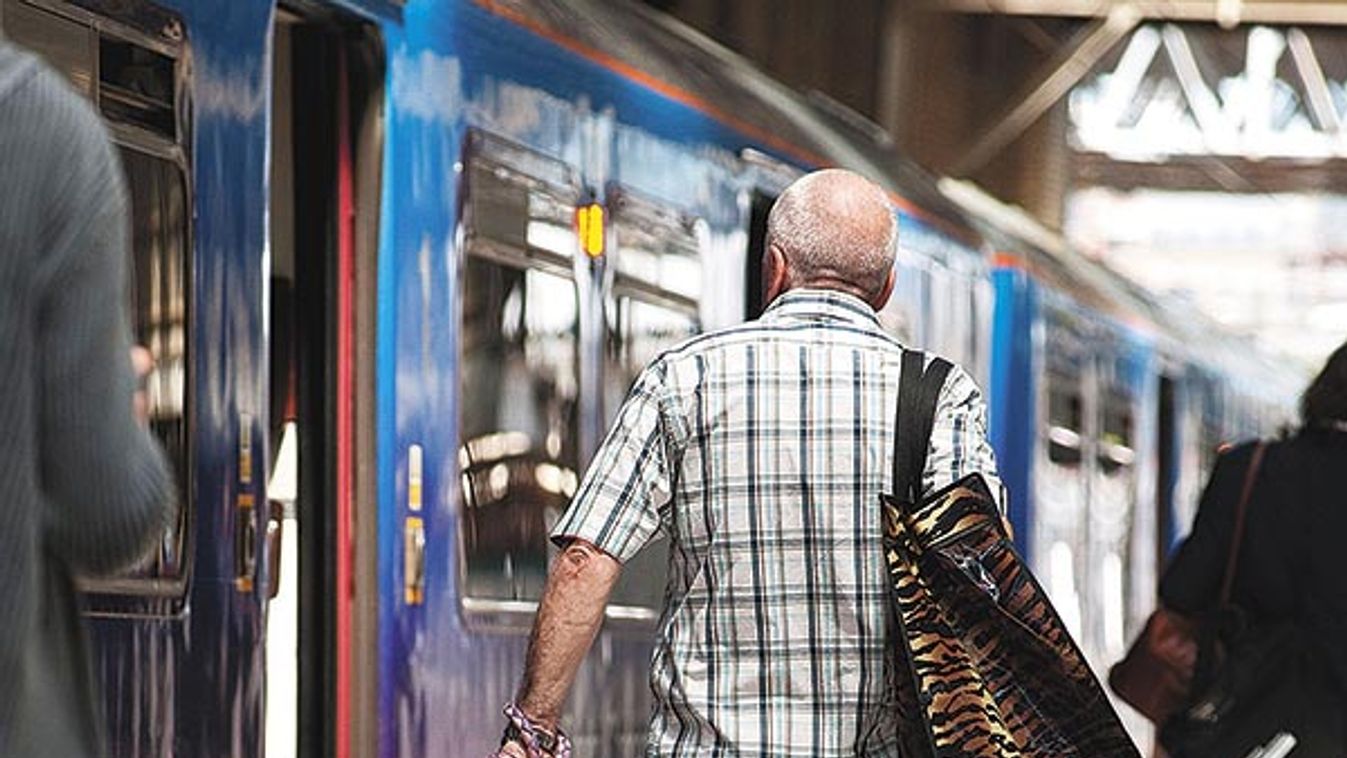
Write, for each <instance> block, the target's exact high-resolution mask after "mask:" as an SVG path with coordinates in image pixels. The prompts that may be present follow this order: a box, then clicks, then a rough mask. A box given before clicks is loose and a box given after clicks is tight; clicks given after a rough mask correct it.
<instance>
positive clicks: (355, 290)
mask: <svg viewBox="0 0 1347 758" xmlns="http://www.w3.org/2000/svg"><path fill="white" fill-rule="evenodd" d="M0 24H3V28H4V31H5V33H6V34H7V35H8V36H11V37H13V38H15V39H16V40H18V41H20V42H21V43H23V44H26V45H28V46H29V47H32V48H34V49H37V50H38V51H39V52H41V53H43V54H44V55H46V56H47V57H48V59H49V60H51V61H52V62H53V63H54V64H56V65H57V66H58V68H60V69H61V70H62V71H63V72H64V73H65V74H66V75H67V76H68V77H69V78H70V80H71V81H72V83H74V85H75V86H76V87H77V88H78V89H80V90H81V91H82V92H84V93H85V94H86V95H87V96H88V97H89V98H90V100H91V101H92V102H93V103H94V104H95V105H96V107H97V108H98V109H99V110H100V111H101V112H102V114H103V115H104V117H105V119H106V120H107V122H108V124H109V127H110V128H111V129H112V131H113V134H114V138H115V139H116V141H117V143H118V146H119V149H120V151H121V153H122V157H123V162H124V166H125V169H126V171H127V173H128V179H129V180H130V181H129V185H130V187H131V207H132V212H133V216H134V222H133V225H132V226H133V230H134V239H133V249H134V254H135V271H136V274H135V277H134V280H135V285H134V293H133V300H134V304H135V312H136V331H137V337H138V339H140V340H141V341H142V342H144V343H146V344H147V345H149V346H150V347H151V349H152V351H153V352H154V353H155V355H156V358H157V360H158V369H157V371H156V373H155V375H154V377H153V378H152V380H151V395H152V401H153V418H154V424H155V428H156V430H157V431H158V432H159V433H160V436H161V438H162V439H163V440H164V441H165V444H166V447H167V448H168V449H169V451H170V454H171V455H172V456H173V459H174V461H175V464H176V466H177V470H178V475H179V485H180V490H181V493H182V496H181V502H180V514H181V516H180V519H179V521H178V523H177V524H176V525H175V526H174V527H173V528H172V529H171V530H169V532H168V533H166V534H165V535H164V537H163V539H162V540H161V544H159V545H158V546H157V548H156V550H155V551H154V553H153V554H152V555H150V556H148V557H147V558H146V559H145V561H144V562H143V563H142V564H141V565H139V566H137V567H136V568H134V569H133V570H131V571H129V572H128V573H126V574H125V575H123V576H119V577H116V578H114V579H110V580H99V581H98V582H91V583H89V586H88V590H89V595H88V597H89V607H90V615H91V617H92V618H93V624H94V629H95V635H94V636H95V648H96V657H97V665H98V666H99V668H100V672H101V674H102V679H103V681H104V683H105V690H106V693H107V695H106V703H107V705H106V715H107V723H108V726H109V730H110V733H111V735H110V736H111V739H112V753H113V755H115V756H145V755H162V756H168V755H218V754H229V755H259V754H262V753H263V752H264V750H265V748H264V743H265V742H266V739H267V737H266V733H265V730H264V727H263V725H264V721H266V720H267V719H270V721H271V725H272V727H274V728H280V729H281V730H282V731H281V734H282V737H280V738H278V739H277V743H276V744H277V745H278V746H279V745H283V744H284V742H285V741H286V739H287V736H288V739H289V740H290V741H291V743H292V744H293V739H294V735H295V734H296V733H297V734H299V735H302V739H301V740H300V754H302V755H305V756H309V755H312V756H338V757H344V756H347V755H352V754H360V755H374V754H377V755H385V756H395V755H396V756H420V755H429V754H444V752H445V751H449V752H450V754H455V755H458V754H462V755H477V754H480V753H482V752H484V751H485V750H487V749H488V748H489V747H490V746H491V744H492V743H493V742H494V734H495V729H496V725H497V724H498V723H499V716H498V713H497V708H498V707H499V704H500V702H502V701H504V700H505V699H507V698H508V697H509V696H510V694H511V691H512V689H513V687H514V684H515V681H516V677H517V676H518V672H519V670H520V668H521V666H522V652H523V647H524V642H525V640H524V633H525V631H526V629H527V626H528V623H529V621H530V615H531V613H532V612H533V609H534V604H535V602H536V599H537V597H538V592H539V590H540V587H541V583H542V579H543V575H544V570H545V566H546V563H547V558H548V550H549V548H548V546H547V545H546V542H545V540H544V535H545V533H546V529H547V527H548V526H549V525H550V524H551V523H552V522H553V520H554V519H555V518H556V516H557V515H558V513H559V512H560V509H561V508H563V507H564V506H565V503H566V501H567V498H568V497H569V496H570V494H572V493H573V492H574V489H575V486H576V482H577V479H578V476H579V472H580V471H582V470H583V466H584V465H585V463H586V461H587V458H588V456H589V455H590V454H591V453H592V451H593V449H594V447H595V445H596V444H597V441H598V439H599V435H600V434H601V433H602V430H603V428H604V426H605V425H606V423H607V421H608V420H609V419H610V418H611V416H612V414H613V412H614V411H615V409H616V407H617V404H618V403H619V401H620V399H621V396H622V395H623V393H624V392H625V389H626V387H627V386H628V384H629V383H630V381H631V380H632V378H633V377H634V375H635V372H636V371H637V370H638V369H639V367H640V366H641V365H643V363H644V362H645V361H646V360H648V359H649V358H650V357H651V356H653V355H654V354H656V353H657V352H658V351H659V350H661V349H663V348H664V347H666V346H668V345H670V344H672V343H673V342H675V341H677V340H679V339H682V338H684V337H686V336H688V335H690V334H693V333H695V332H697V331H699V330H701V329H704V328H710V327H715V326H722V325H726V324H731V323H735V322H737V321H739V320H742V319H743V318H745V317H751V316H753V315H756V313H757V312H758V311H759V310H760V309H761V302H760V296H759V287H760V282H759V281H758V279H759V278H760V271H758V270H757V267H756V265H755V264H756V261H757V260H758V252H759V251H760V249H761V244H762V238H763V233H764V230H765V221H766V211H767V209H768V208H769V207H770V204H771V201H772V199H773V198H774V197H775V196H776V194H778V193H779V192H780V190H781V189H782V188H784V186H785V185H786V184H787V183H788V182H789V181H790V180H791V179H793V178H794V177H795V176H797V175H798V174H799V173H800V171H801V170H802V169H804V168H807V167H810V166H818V165H831V164H842V165H847V166H850V167H853V168H856V169H859V170H861V171H864V172H866V173H868V174H870V175H872V176H876V177H879V178H881V179H882V180H884V181H885V182H886V183H887V184H888V185H889V188H890V189H891V190H892V191H894V192H895V195H894V197H895V200H896V201H897V202H898V203H899V204H900V206H901V208H902V209H903V210H902V218H903V228H904V229H905V234H904V235H903V253H902V264H901V265H902V266H903V267H904V269H903V272H902V273H903V277H902V280H903V282H904V288H905V289H904V290H903V294H902V296H900V297H899V298H896V299H895V304H894V306H893V307H892V308H891V309H890V310H889V311H887V312H886V315H885V318H886V320H887V321H888V322H889V323H891V324H893V325H894V327H895V329H897V330H899V331H900V332H902V333H903V334H905V335H906V336H907V337H908V338H910V339H912V340H914V341H917V342H920V343H924V344H928V345H932V344H933V345H937V346H938V348H939V349H941V350H942V351H944V352H946V353H947V354H949V355H950V356H951V357H954V358H956V359H959V360H961V361H963V362H964V363H965V364H967V365H968V366H969V367H970V368H971V369H972V370H973V371H974V372H975V373H976V374H977V375H980V376H983V377H985V376H987V373H988V371H989V363H988V358H987V356H988V354H989V349H990V333H989V331H988V325H989V323H990V282H989V279H988V278H987V276H988V274H987V266H986V262H985V260H984V258H983V256H982V253H981V249H982V248H981V245H980V243H979V242H978V240H977V238H976V235H974V234H972V233H970V232H968V231H966V229H967V226H966V224H965V223H964V222H963V221H962V219H961V218H960V217H959V214H958V213H957V212H956V211H954V210H952V206H950V204H949V203H948V202H946V201H944V200H943V199H942V198H940V196H939V194H938V193H937V192H936V191H935V189H934V187H933V185H932V183H931V180H930V179H929V178H928V177H925V176H924V175H922V174H921V173H920V172H919V171H916V170H915V169H913V168H912V167H910V166H908V165H906V164H903V163H902V162H901V161H899V160H898V159H897V158H896V156H894V155H893V154H892V151H891V149H890V148H889V147H888V146H886V145H885V144H884V139H883V137H882V135H878V134H876V133H874V131H873V128H872V127H871V126H870V125H868V124H864V123H861V122H857V121H856V120H855V117H854V116H853V115H852V114H848V113H846V112H845V111H841V110H839V109H837V108H836V107H835V106H831V105H828V104H826V103H825V104H824V106H825V107H823V108H822V109H820V107H819V104H818V103H811V102H808V101H806V100H805V99H804V98H802V97H800V96H797V95H795V94H793V93H791V92H789V91H788V90H786V89H785V88H783V87H781V86H780V85H778V84H776V83H774V82H771V81H770V80H769V79H767V78H766V77H765V76H763V75H762V74H760V73H759V72H757V71H755V70H753V69H752V68H750V67H748V66H747V65H746V64H744V63H743V62H741V61H740V60H738V59H737V58H734V57H733V56H731V55H730V54H729V53H727V52H725V51H724V50H722V49H720V48H718V47H716V46H714V45H713V44H711V43H710V42H708V41H707V40H705V39H703V38H701V37H699V36H697V35H696V34H694V33H692V32H690V31H688V30H686V29H684V28H683V27H681V26H678V25H677V24H674V23H673V22H670V21H667V20H666V19H664V18H663V17H660V16H656V15H652V14H650V13H648V12H646V11H644V10H642V9H641V8H639V7H627V6H620V7H618V6H613V5H611V4H607V3H598V2H591V3H569V4H561V3H556V2H545V1H544V0H536V1H533V2H489V1H488V0H480V1H479V2H433V1H432V0H421V1H419V2H412V3H408V4H406V5H405V6H404V5H403V4H402V3H400V2H397V1H396V0H340V1H339V2H332V3H323V2H307V1H306V2H296V3H293V4H283V5H282V6H281V7H274V6H273V5H272V3H270V2H267V1H265V0H258V1H257V2H246V1H245V0H228V1H226V0H217V1H213V2H207V1H206V0H200V1H198V2H190V1H189V0H166V1H165V2H163V3H150V2H147V1H145V0H69V1H67V0H0ZM914 201H915V202H914ZM968 325H976V328H974V329H973V330H972V331H968V332H965V331H964V329H965V328H966V327H967V326H968ZM662 572H663V559H662V557H661V554H660V546H659V545H656V546H654V547H652V549H651V550H650V551H648V552H647V553H646V554H644V555H642V556H641V557H640V558H638V559H637V561H636V563H635V564H633V565H632V566H630V567H629V568H628V570H627V572H626V573H625V578H624V582H623V585H622V586H621V587H620V588H619V589H618V590H617V596H616V598H615V603H614V605H613V607H612V608H611V610H610V613H609V623H608V624H607V625H606V626H605V630H604V631H603V633H602V634H601V636H600V638H599V640H598V642H597V644H596V651H597V652H596V654H595V655H593V656H591V657H590V659H589V660H588V661H587V663H586V665H585V668H584V670H583V671H582V672H581V675H580V679H579V682H578V683H577V687H576V689H575V695H574V697H573V699H572V708H571V714H570V715H569V716H568V723H570V724H571V725H572V727H573V729H574V731H575V733H576V736H577V742H578V743H579V746H580V747H581V749H582V750H584V751H585V752H592V753H597V754H609V755H629V754H632V753H633V752H636V751H637V750H638V746H639V745H640V743H641V742H642V741H643V739H644V730H645V722H646V716H647V713H648V703H647V697H648V696H647V690H646V686H645V678H646V670H647V659H648V655H649V651H650V641H651V635H652V634H653V631H654V628H655V622H656V618H655V614H656V608H657V607H658V605H659V598H658V594H659V589H660V587H661V586H662ZM277 592H280V593H281V595H280V597H279V598H278V599H277V600H276V601H275V603H274V604H273V605H272V606H271V607H270V608H268V600H269V598H271V597H273V596H275V595H276V593H277ZM269 637H270V638H271V644H270V645H268V638H269ZM268 658H269V660H268ZM264 701H265V708H266V710H265V711H264ZM275 731H276V729H273V730H272V732H273V734H274V733H275Z"/></svg>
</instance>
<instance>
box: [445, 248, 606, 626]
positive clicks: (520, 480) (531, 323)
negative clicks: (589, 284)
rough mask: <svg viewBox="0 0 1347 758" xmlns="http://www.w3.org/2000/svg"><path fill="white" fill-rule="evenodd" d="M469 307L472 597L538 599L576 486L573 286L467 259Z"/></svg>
mask: <svg viewBox="0 0 1347 758" xmlns="http://www.w3.org/2000/svg"><path fill="white" fill-rule="evenodd" d="M462 302H463V333H462V339H463V347H462V371H461V372H460V376H461V381H462V386H461V387H460V398H461V399H462V405H461V408H460V419H461V421H460V423H461V428H460V439H461V440H463V446H462V447H461V448H460V450H459V463H460V470H461V472H462V482H461V483H462V488H461V493H462V494H461V499H462V502H461V507H462V513H463V515H464V554H465V555H464V564H465V568H466V572H465V588H464V589H465V594H466V595H467V596H470V597H476V598H487V599H494V600H536V599H538V597H540V595H541V594H542V587H543V583H544V580H545V579H546V575H547V564H548V541H547V533H548V530H549V529H550V527H551V526H552V524H554V523H555V522H556V520H557V518H558V517H559V516H560V515H561V513H562V511H563V510H564V509H565V508H566V506H567V504H568V503H569V502H570V498H571V496H572V495H573V494H574V493H575V489H576V485H577V473H576V471H577V462H578V460H577V449H576V448H577V445H576V442H577V440H576V427H577V424H576V421H577V419H576V413H577V400H578V396H579V386H578V379H577V371H576V369H577V364H576V361H577V335H578V331H579V321H578V316H579V309H578V304H577V300H576V290H575V285H574V284H573V283H572V282H571V281H570V280H569V279H565V278H563V277H559V276H554V275H551V274H547V273H544V272H541V271H536V270H525V269H519V268H514V267H510V266H505V265H501V264H497V263H494V262H489V261H486V260H482V259H479V258H475V257H469V258H468V260H467V263H466V265H465V267H464V269H463V279H462Z"/></svg>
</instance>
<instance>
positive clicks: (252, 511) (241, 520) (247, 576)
mask: <svg viewBox="0 0 1347 758" xmlns="http://www.w3.org/2000/svg"><path fill="white" fill-rule="evenodd" d="M234 518H235V521H234V588H235V589H237V590H238V591H239V592H252V591H253V589H254V584H255V582H256V580H257V537H258V534H257V532H258V529H257V509H256V508H255V507H253V496H252V495H251V494H248V493H240V494H239V496H238V502H237V507H236V508H235V510H234Z"/></svg>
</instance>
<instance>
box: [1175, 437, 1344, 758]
mask: <svg viewBox="0 0 1347 758" xmlns="http://www.w3.org/2000/svg"><path fill="white" fill-rule="evenodd" d="M1264 450H1265V445H1259V446H1258V448H1257V449H1255V451H1254V455H1253V458H1252V460H1251V461H1250V464H1249V471H1248V473H1247V474H1246V475H1245V482H1244V489H1243V492H1242V494H1241V497H1240V502H1239V504H1238V506H1237V508H1236V510H1235V524H1234V533H1233V534H1232V535H1231V541H1230V550H1229V553H1228V556H1227V561H1226V570H1225V575H1224V577H1223V580H1222V586H1221V594H1220V596H1219V602H1218V605H1217V607H1216V609H1215V610H1213V611H1211V612H1209V613H1207V614H1205V615H1204V616H1203V617H1202V618H1201V619H1200V623H1199V629H1200V631H1199V649H1198V660H1197V666H1196V673H1195V675H1194V677H1193V682H1194V686H1193V690H1192V691H1193V693H1195V694H1194V695H1193V696H1192V697H1191V699H1190V700H1189V702H1188V703H1187V705H1186V707H1185V708H1183V709H1182V710H1180V711H1179V712H1178V713H1176V714H1175V715H1174V716H1172V717H1171V718H1170V719H1169V720H1168V721H1166V722H1165V724H1164V725H1163V727H1162V728H1161V730H1160V735H1159V737H1160V743H1161V744H1162V745H1164V746H1165V749H1167V750H1169V751H1170V752H1171V753H1172V754H1173V755H1175V756H1177V757H1179V758H1190V757H1191V758H1209V757H1210V758H1220V757H1223V756H1232V757H1234V758H1242V757H1243V756H1260V758H1280V757H1281V756H1290V758H1340V757H1341V756H1344V755H1347V744H1344V742H1345V740H1344V723H1345V722H1347V714H1344V713H1343V712H1342V705H1341V703H1342V696H1341V695H1339V694H1337V692H1336V691H1335V690H1334V686H1333V684H1332V682H1331V680H1330V679H1329V676H1328V674H1327V673H1326V672H1324V671H1323V670H1322V667H1320V666H1316V663H1315V662H1316V660H1322V658H1321V657H1320V656H1318V655H1316V654H1315V651H1316V649H1317V645H1318V642H1317V641H1315V640H1312V639H1310V638H1309V636H1308V635H1306V634H1305V633H1304V632H1303V631H1302V630H1301V629H1300V628H1299V627H1298V626H1297V625H1296V624H1295V623H1294V622H1290V621H1265V622H1262V623H1257V622H1252V621H1251V620H1250V619H1249V617H1248V616H1247V614H1245V612H1244V611H1243V610H1242V609H1241V608H1239V607H1238V606H1237V605H1235V604H1234V603H1232V602H1231V592H1232V589H1233V585H1234V577H1235V575H1236V573H1237V571H1238V561H1239V553H1240V545H1241V544H1242V542H1243V537H1244V523H1245V513H1246V512H1247V510H1248V507H1249V501H1250V499H1251V498H1250V493H1251V491H1252V489H1253V483H1254V481H1255V478H1256V477H1257V474H1258V469H1259V464H1260V463H1261V461H1262V458H1263V453H1264Z"/></svg>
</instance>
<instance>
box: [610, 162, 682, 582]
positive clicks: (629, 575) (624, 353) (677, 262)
mask: <svg viewBox="0 0 1347 758" xmlns="http://www.w3.org/2000/svg"><path fill="white" fill-rule="evenodd" d="M609 207H610V208H611V219H612V229H613V240H614V248H615V249H614V250H613V252H612V253H611V259H612V264H613V268H614V269H615V272H616V273H615V275H614V282H613V286H612V289H611V294H610V296H609V297H608V298H607V302H606V303H605V306H606V307H605V321H606V324H605V326H606V330H605V331H606V362H605V370H604V385H605V388H606V389H605V392H604V395H605V397H604V409H605V412H606V416H607V419H606V420H607V421H608V423H611V422H612V420H613V418H615V417H616V415H617V411H618V409H619V408H620V407H621V403H622V399H623V398H624V397H625V396H626V394H627V391H628V390H629V389H630V388H631V385H632V383H633V382H634V381H635V380H636V377H637V376H638V375H639V374H640V372H641V370H642V369H643V368H645V366H646V364H648V363H649V362H650V361H651V360H652V359H654V358H655V356H657V355H658V354H659V353H660V352H661V351H663V350H664V349H666V348H668V347H671V346H673V345H674V344H676V343H678V342H681V341H682V340H685V339H687V338H688V337H691V336H692V335H694V334H696V333H697V332H698V331H700V328H701V324H700V319H699V318H698V306H697V301H698V298H699V297H700V294H701V254H700V253H701V243H700V236H699V231H698V229H699V226H700V222H699V221H697V220H696V219H694V218H692V217H690V216H687V215H685V214H682V213H680V212H678V211H676V210H673V209H670V208H667V207H664V206H661V205H659V204H657V203H655V202H654V201H651V200H648V199H645V198H641V197H639V196H637V195H634V194H632V193H631V192H628V191H625V190H623V189H619V188H612V189H611V191H610V192H609ZM668 549H669V548H668V539H667V537H666V536H664V535H661V536H659V537H658V538H657V539H656V540H655V541H654V542H652V543H651V544H650V545H648V546H646V548H645V549H644V550H642V551H641V552H640V553H638V554H637V555H636V557H635V558H633V559H632V560H630V561H629V562H628V563H627V565H626V566H625V567H624V568H623V571H622V577H621V579H619V580H618V584H617V586H616V587H614V588H613V594H612V597H611V602H612V603H613V604H615V605H629V606H644V607H649V608H654V607H658V606H659V604H660V602H661V600H662V598H663V592H664V585H665V573H666V568H667V566H668Z"/></svg>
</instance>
